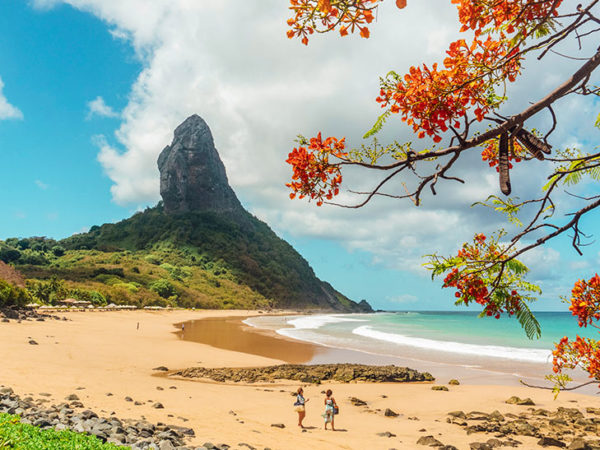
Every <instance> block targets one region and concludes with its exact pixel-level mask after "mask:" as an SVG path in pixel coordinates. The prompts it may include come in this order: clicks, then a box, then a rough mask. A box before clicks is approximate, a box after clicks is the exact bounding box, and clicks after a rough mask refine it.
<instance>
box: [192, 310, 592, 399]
mask: <svg viewBox="0 0 600 450" xmlns="http://www.w3.org/2000/svg"><path fill="white" fill-rule="evenodd" d="M318 314H323V313H318ZM328 314H329V313H328ZM287 315H290V316H300V315H302V314H299V313H298V312H291V313H289V314H288V313H285V312H283V313H281V314H278V315H277V316H278V317H281V316H287ZM265 316H267V315H264V316H257V315H251V316H248V317H240V316H237V317H230V318H226V317H221V318H214V319H209V320H211V321H214V323H215V324H218V323H220V322H229V323H230V325H231V324H235V325H237V328H236V327H231V328H230V329H231V331H232V332H233V333H234V334H235V335H236V336H239V337H240V339H242V338H243V337H244V336H247V335H248V333H250V334H251V335H252V333H254V334H257V335H261V336H264V337H267V338H268V339H267V340H262V343H263V345H265V342H266V343H267V344H266V345H265V347H264V348H262V349H258V351H256V349H255V350H254V351H251V352H250V353H251V354H256V355H260V356H264V357H270V358H275V359H282V360H283V361H285V362H287V363H291V364H295V363H303V364H326V363H353V364H368V365H390V364H393V365H396V366H402V367H409V368H411V369H415V370H418V371H420V372H430V373H431V374H432V375H433V376H434V377H436V379H437V380H438V381H440V382H445V380H446V381H447V380H450V379H453V378H454V379H457V378H458V379H460V380H461V382H462V383H463V384H469V385H501V386H523V384H522V383H521V381H520V380H523V381H524V382H525V383H527V384H530V385H535V386H543V387H544V388H548V387H551V386H552V385H551V383H550V382H549V381H547V380H546V379H545V375H547V374H549V373H551V371H552V367H551V364H546V365H542V364H538V363H536V364H533V363H529V364H528V363H522V362H518V361H516V362H515V361H512V360H508V359H507V360H502V359H500V360H493V359H492V360H489V361H486V362H488V363H489V362H490V361H491V363H492V364H490V365H489V366H485V365H483V364H485V362H484V363H482V365H472V364H460V363H458V362H457V359H458V358H456V357H455V358H454V360H452V359H450V358H449V359H447V360H443V359H442V360H434V359H427V358H426V357H425V355H424V356H423V357H421V358H415V357H412V356H404V357H400V356H395V355H390V354H384V353H375V352H369V351H366V350H358V349H350V348H344V347H337V346H330V345H326V344H323V343H318V342H314V341H309V340H301V339H297V338H294V337H291V336H288V335H286V334H280V333H277V331H276V329H272V328H261V327H259V326H256V325H250V324H248V323H246V320H247V319H248V318H252V317H265ZM205 320H206V319H202V321H205ZM190 322H193V321H190ZM198 325H200V324H198ZM281 325H282V326H284V327H285V325H284V324H281ZM278 326H279V325H278ZM215 328H218V325H217V327H215ZM208 336H209V337H210V339H208V340H203V339H202V338H203V337H204V336H202V335H197V336H189V338H188V339H186V340H191V341H194V342H199V343H203V344H208V345H213V346H216V347H218V348H221V349H224V350H234V351H244V350H242V348H243V346H241V345H238V344H237V341H235V342H233V344H234V345H227V344H228V342H226V343H223V342H215V341H216V339H215V337H216V334H215V335H210V334H208ZM269 339H270V341H269ZM286 342H287V343H288V345H289V351H288V353H287V355H288V356H289V357H288V358H285V357H281V354H282V352H285V348H286V344H285V343H286ZM269 343H270V344H269ZM302 345H303V346H307V345H308V346H312V350H311V351H312V358H311V359H309V360H300V359H299V358H297V357H294V356H295V353H294V348H295V346H302ZM282 347H283V350H282ZM271 349H275V351H274V352H273V353H271V352H270V350H271ZM261 350H262V351H261ZM278 356H279V357H278ZM503 366H509V367H512V368H513V369H514V370H502V368H503ZM499 369H500V370H499ZM520 369H525V370H520ZM538 371H539V373H540V374H539V375H538V374H537V373H538ZM584 382H585V381H584ZM576 384H578V382H573V383H572V385H576ZM597 391H598V389H597V386H595V385H590V386H586V387H584V388H582V389H580V390H579V391H578V392H579V393H581V394H584V395H596V393H597Z"/></svg>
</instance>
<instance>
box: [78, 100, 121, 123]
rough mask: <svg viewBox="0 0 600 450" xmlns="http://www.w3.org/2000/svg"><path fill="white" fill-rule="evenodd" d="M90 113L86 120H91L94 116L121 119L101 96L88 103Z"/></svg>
mask: <svg viewBox="0 0 600 450" xmlns="http://www.w3.org/2000/svg"><path fill="white" fill-rule="evenodd" d="M87 107H88V113H87V116H86V119H87V120H89V119H91V118H92V117H94V116H99V117H119V113H118V112H116V111H115V110H113V109H112V108H111V107H110V106H108V105H107V104H106V103H105V102H104V99H103V98H102V97H100V96H98V97H96V98H95V99H94V100H92V101H89V102H87Z"/></svg>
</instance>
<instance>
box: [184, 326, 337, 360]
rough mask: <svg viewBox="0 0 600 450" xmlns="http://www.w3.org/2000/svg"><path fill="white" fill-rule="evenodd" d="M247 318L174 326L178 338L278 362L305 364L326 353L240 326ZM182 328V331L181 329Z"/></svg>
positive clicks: (297, 342) (271, 334)
mask: <svg viewBox="0 0 600 450" xmlns="http://www.w3.org/2000/svg"><path fill="white" fill-rule="evenodd" d="M245 318H246V317H241V318H240V317H211V318H206V319H202V320H190V321H186V322H182V323H176V324H175V327H176V329H177V330H178V331H177V332H176V334H177V336H178V337H179V338H180V339H181V340H184V341H190V342H196V343H201V344H206V345H210V346H212V347H216V348H220V349H223V350H229V351H234V352H243V353H248V354H250V355H257V356H264V357H266V358H273V359H278V360H281V361H285V362H288V363H292V364H302V363H308V362H311V361H313V360H314V359H315V357H316V356H317V355H319V354H323V353H325V352H326V351H327V349H325V348H324V347H321V346H317V345H314V344H310V343H306V342H301V341H296V340H292V339H285V338H283V337H280V336H279V335H278V334H276V333H274V332H272V331H270V330H261V329H258V328H254V327H251V326H248V325H246V324H244V323H243V320H244V319H245ZM182 325H183V329H182Z"/></svg>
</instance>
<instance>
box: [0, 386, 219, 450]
mask: <svg viewBox="0 0 600 450" xmlns="http://www.w3.org/2000/svg"><path fill="white" fill-rule="evenodd" d="M67 399H68V400H67ZM67 399H66V401H65V402H63V403H60V404H58V405H53V406H49V407H44V403H45V402H47V400H38V401H35V400H34V399H33V398H31V397H26V398H23V399H21V398H20V397H19V396H18V395H16V394H15V393H14V392H13V390H12V389H11V388H7V387H0V413H8V414H15V415H18V416H20V417H21V422H22V423H25V424H29V425H34V426H36V427H40V428H42V429H47V428H54V429H56V430H72V431H76V432H79V433H88V434H90V435H94V436H96V437H98V438H99V439H100V440H101V441H103V442H112V443H114V444H116V445H127V446H129V447H130V448H131V449H132V450H141V449H156V450H172V449H180V450H183V449H195V448H212V449H215V448H218V449H226V448H229V446H228V445H226V444H221V445H219V446H214V445H213V444H210V445H211V446H212V447H207V446H206V444H205V445H204V447H186V446H185V440H186V439H188V438H189V437H192V436H194V430H192V429H191V428H185V427H179V426H175V425H165V424H163V423H158V424H151V423H149V422H147V421H145V420H121V419H118V418H116V417H114V416H111V417H109V418H104V417H99V416H98V414H96V413H95V412H93V411H90V410H88V409H84V407H83V404H82V403H81V402H80V401H79V400H78V397H77V396H76V395H75V394H72V395H70V396H68V397H67Z"/></svg>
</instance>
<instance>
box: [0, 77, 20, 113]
mask: <svg viewBox="0 0 600 450" xmlns="http://www.w3.org/2000/svg"><path fill="white" fill-rule="evenodd" d="M3 89H4V82H3V81H2V78H0V120H4V119H22V118H23V113H22V112H21V110H20V109H19V108H17V107H16V106H13V105H11V104H10V103H8V100H7V99H6V97H5V96H4V94H3V93H2V91H3Z"/></svg>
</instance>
